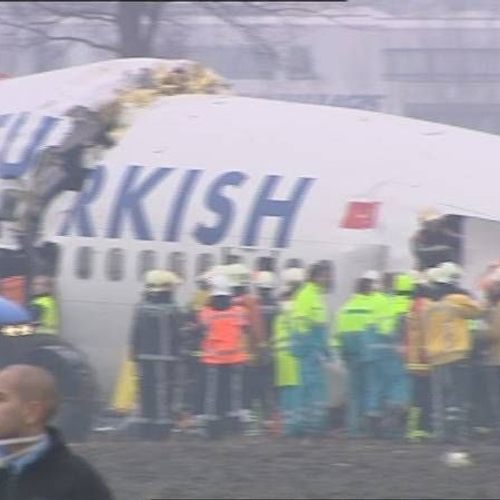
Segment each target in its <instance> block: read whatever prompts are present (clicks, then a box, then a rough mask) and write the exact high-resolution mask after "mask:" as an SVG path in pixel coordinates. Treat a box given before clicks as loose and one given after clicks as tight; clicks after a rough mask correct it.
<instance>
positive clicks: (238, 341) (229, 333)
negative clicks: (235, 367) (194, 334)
mask: <svg viewBox="0 0 500 500" xmlns="http://www.w3.org/2000/svg"><path fill="white" fill-rule="evenodd" d="M199 321H200V323H201V324H202V325H203V326H204V327H205V328H206V334H205V338H204V340H203V342H202V346H201V350H202V354H201V360H202V362H203V363H205V364H209V365H232V364H237V363H245V362H246V361H247V360H248V353H247V350H246V349H245V333H244V329H245V327H246V326H247V324H248V322H247V318H246V311H245V309H244V308H242V307H240V306H231V307H230V308H229V309H225V310H223V311H218V310H217V309H212V308H211V307H204V308H203V309H202V310H201V312H200V314H199Z"/></svg>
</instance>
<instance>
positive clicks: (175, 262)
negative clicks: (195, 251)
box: [168, 252, 186, 278]
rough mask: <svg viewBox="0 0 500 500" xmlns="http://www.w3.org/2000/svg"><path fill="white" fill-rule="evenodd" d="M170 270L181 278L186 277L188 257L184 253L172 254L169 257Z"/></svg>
mask: <svg viewBox="0 0 500 500" xmlns="http://www.w3.org/2000/svg"><path fill="white" fill-rule="evenodd" d="M168 268H169V269H170V270H171V271H172V272H173V273H175V274H177V276H179V277H181V278H185V277H186V256H185V255H184V252H172V253H171V254H170V255H169V265H168Z"/></svg>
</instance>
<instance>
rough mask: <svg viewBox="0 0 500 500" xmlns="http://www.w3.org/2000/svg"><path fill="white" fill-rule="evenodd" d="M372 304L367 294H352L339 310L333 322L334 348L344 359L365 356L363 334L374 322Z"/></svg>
mask: <svg viewBox="0 0 500 500" xmlns="http://www.w3.org/2000/svg"><path fill="white" fill-rule="evenodd" d="M373 307H374V304H373V300H372V298H371V296H370V295H368V294H354V295H353V296H352V297H351V298H350V299H349V300H348V301H347V303H346V304H344V306H343V307H342V308H341V309H340V311H339V312H338V314H337V317H336V319H335V322H334V328H333V330H334V341H333V345H334V347H336V348H338V349H339V350H340V352H341V353H342V356H343V357H345V358H351V359H352V358H358V359H361V358H363V357H364V355H365V344H364V341H365V334H366V330H367V328H368V326H369V325H370V324H373V322H374V319H375V317H374V309H373Z"/></svg>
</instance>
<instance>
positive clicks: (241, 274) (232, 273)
mask: <svg viewBox="0 0 500 500" xmlns="http://www.w3.org/2000/svg"><path fill="white" fill-rule="evenodd" d="M224 267H225V268H226V273H227V276H228V277H229V279H230V280H231V283H232V285H233V286H247V285H249V284H250V271H249V270H248V269H247V267H246V266H245V265H244V264H241V263H239V262H236V263H234V264H229V265H227V266H224Z"/></svg>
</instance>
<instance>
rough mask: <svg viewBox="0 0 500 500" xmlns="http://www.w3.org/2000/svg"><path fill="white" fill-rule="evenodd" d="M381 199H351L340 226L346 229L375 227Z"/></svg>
mask: <svg viewBox="0 0 500 500" xmlns="http://www.w3.org/2000/svg"><path fill="white" fill-rule="evenodd" d="M379 208H380V202H379V201H350V202H349V203H348V204H347V207H346V212H345V214H344V218H343V219H342V222H341V223H340V227H343V228H345V229H373V228H374V227H375V226H376V225H377V218H378V213H379Z"/></svg>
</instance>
